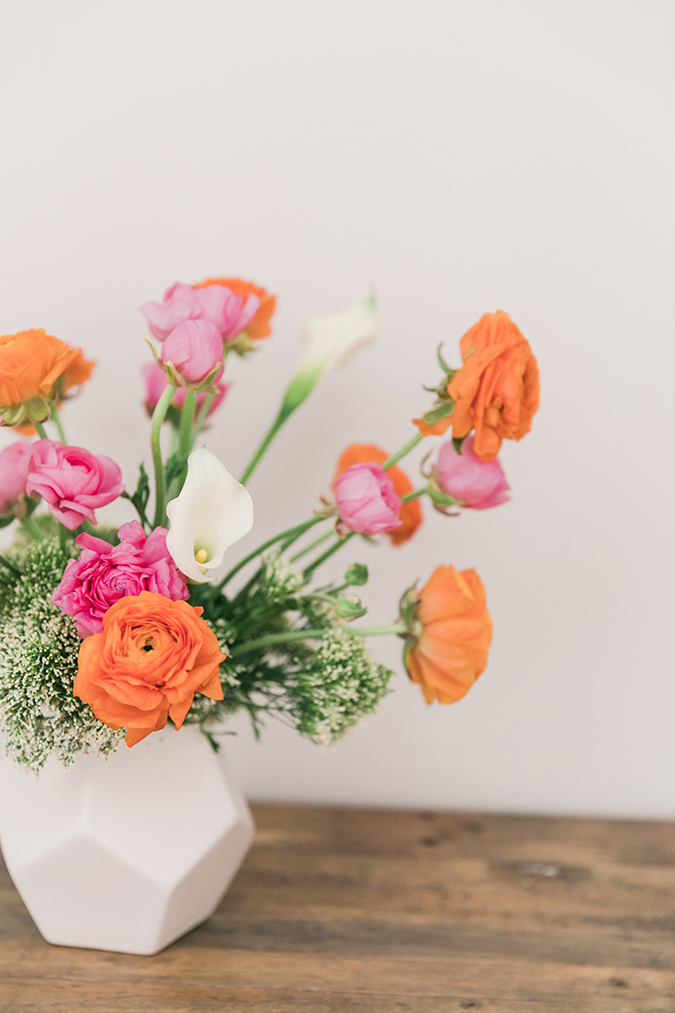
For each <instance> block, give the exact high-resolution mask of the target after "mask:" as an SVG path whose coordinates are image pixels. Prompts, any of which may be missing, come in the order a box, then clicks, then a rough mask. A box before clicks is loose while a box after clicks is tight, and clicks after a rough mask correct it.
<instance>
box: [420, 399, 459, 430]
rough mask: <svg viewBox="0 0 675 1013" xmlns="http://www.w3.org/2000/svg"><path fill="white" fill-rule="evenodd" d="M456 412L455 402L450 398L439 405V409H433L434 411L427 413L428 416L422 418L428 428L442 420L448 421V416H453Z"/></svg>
mask: <svg viewBox="0 0 675 1013" xmlns="http://www.w3.org/2000/svg"><path fill="white" fill-rule="evenodd" d="M454 410H455V402H454V400H453V399H452V398H448V400H447V401H444V402H443V404H441V405H439V406H438V407H437V408H432V410H431V411H430V412H427V413H426V415H423V416H422V418H423V419H424V421H425V422H426V424H427V425H428V426H435V425H436V423H437V422H440V421H441V419H446V418H447V417H448V415H452V413H453V412H454Z"/></svg>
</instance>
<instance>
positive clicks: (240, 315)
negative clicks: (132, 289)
mask: <svg viewBox="0 0 675 1013" xmlns="http://www.w3.org/2000/svg"><path fill="white" fill-rule="evenodd" d="M259 309H260V299H259V298H258V296H257V295H254V294H253V293H252V292H249V293H248V294H246V295H235V293H234V292H232V291H231V289H229V288H227V287H226V286H225V285H207V286H206V287H205V288H192V286H191V285H183V284H181V283H180V282H176V284H175V285H172V286H171V288H170V289H167V291H166V292H165V294H164V299H163V301H162V302H146V303H144V305H143V306H141V313H142V314H143V316H144V317H145V319H146V320H147V321H148V327H149V329H150V333H151V334H152V335H153V336H154V337H155V338H157V340H158V341H164V339H165V338H167V337H168V336H169V334H170V333H171V331H172V330H173V329H174V327H177V326H178V325H179V324H182V323H184V322H185V321H186V320H207V321H208V322H209V323H212V324H215V326H216V327H217V328H218V330H219V331H220V335H221V337H222V339H223V340H224V341H234V339H235V338H237V337H238V336H239V335H240V334H241V333H242V331H245V330H246V328H247V327H248V325H249V324H250V322H251V321H252V320H253V317H254V316H255V315H256V313H257V312H258V310H259Z"/></svg>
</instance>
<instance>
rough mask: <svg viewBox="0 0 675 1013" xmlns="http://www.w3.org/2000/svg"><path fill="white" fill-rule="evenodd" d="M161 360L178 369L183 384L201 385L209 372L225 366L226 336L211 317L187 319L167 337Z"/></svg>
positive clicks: (187, 385) (163, 345)
mask: <svg viewBox="0 0 675 1013" xmlns="http://www.w3.org/2000/svg"><path fill="white" fill-rule="evenodd" d="M160 359H161V360H162V362H164V363H166V364H169V363H171V365H172V366H173V367H174V368H175V370H176V372H177V374H178V376H179V378H180V379H181V380H183V381H184V385H185V386H186V387H189V386H190V385H191V384H200V383H202V381H203V380H205V379H206V378H207V376H208V375H209V373H212V372H213V370H214V369H217V368H218V366H220V372H221V373H222V369H223V339H222V338H221V336H220V331H219V330H218V328H217V327H216V325H215V324H211V323H209V321H208V320H186V321H184V323H182V324H178V326H177V327H174V329H173V330H172V331H171V334H169V335H168V337H167V338H165V340H164V342H163V344H162V351H161V352H160Z"/></svg>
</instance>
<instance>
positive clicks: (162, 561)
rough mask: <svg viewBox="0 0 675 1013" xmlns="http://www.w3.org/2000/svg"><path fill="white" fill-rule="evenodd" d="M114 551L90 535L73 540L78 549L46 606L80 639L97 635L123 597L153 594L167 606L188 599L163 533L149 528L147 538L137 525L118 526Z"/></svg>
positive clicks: (161, 530) (184, 581) (160, 529)
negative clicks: (71, 621) (74, 629)
mask: <svg viewBox="0 0 675 1013" xmlns="http://www.w3.org/2000/svg"><path fill="white" fill-rule="evenodd" d="M118 536H119V538H120V543H119V545H110V543H109V542H105V541H103V539H102V538H95V537H94V536H93V535H87V534H81V535H78V536H77V538H76V539H75V541H76V542H77V544H78V545H79V546H80V548H81V549H82V552H81V553H80V556H79V558H78V559H71V560H69V562H68V565H67V566H66V569H65V572H64V574H63V577H62V578H61V583H60V584H59V586H58V587H57V588H56V590H55V591H54V593H53V595H52V601H53V602H54V604H55V605H58V607H59V608H60V609H61V611H62V612H64V613H65V614H66V615H69V616H72V617H73V619H74V620H75V625H76V626H77V632H78V633H79V634H80V636H81V637H88V636H90V635H91V634H92V633H100V632H101V630H102V629H103V616H104V615H105V614H106V612H107V611H108V609H109V608H110V606H111V605H114V604H115V602H116V601H119V599H120V598H123V597H125V595H130V594H133V595H136V594H140V593H141V591H154V592H155V593H156V594H163V595H164V596H165V597H166V598H171V600H172V601H179V600H184V599H185V598H187V597H188V594H189V592H188V587H187V583H186V580H185V577H184V576H183V575H182V573H180V572H179V570H178V568H177V567H176V564H175V563H174V561H173V559H172V558H171V556H170V555H169V552H168V550H167V547H166V528H155V530H154V531H153V532H152V534H150V535H149V536H148V537H147V538H146V537H145V532H144V531H143V528H142V527H141V525H140V524H139V523H138V521H131V523H129V524H123V525H122V527H121V528H120V529H119V531H118Z"/></svg>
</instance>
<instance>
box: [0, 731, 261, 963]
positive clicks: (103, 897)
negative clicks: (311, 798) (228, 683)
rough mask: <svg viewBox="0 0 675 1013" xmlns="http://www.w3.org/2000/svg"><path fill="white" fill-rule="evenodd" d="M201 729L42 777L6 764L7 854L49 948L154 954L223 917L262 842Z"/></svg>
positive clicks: (3, 835) (51, 766)
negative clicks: (251, 852)
mask: <svg viewBox="0 0 675 1013" xmlns="http://www.w3.org/2000/svg"><path fill="white" fill-rule="evenodd" d="M254 831H255V828H254V825H253V820H252V818H251V813H250V811H249V808H248V805H247V804H246V801H245V799H244V797H243V796H242V794H241V791H240V790H239V787H238V785H237V783H236V782H235V780H234V779H233V777H232V774H231V773H230V771H229V770H228V768H227V764H226V760H225V758H224V756H223V750H222V749H221V751H220V752H219V753H218V754H216V753H215V752H214V751H213V749H212V748H211V746H210V744H209V742H208V740H207V739H206V738H205V736H204V735H202V733H201V732H200V731H199V728H198V727H197V726H195V725H185V726H184V727H183V728H181V730H180V731H179V732H177V731H176V730H175V729H174V728H173V727H172V726H169V725H167V727H166V728H165V729H163V730H162V731H161V732H154V733H153V734H152V735H149V736H148V737H147V738H146V739H144V740H143V741H142V742H139V743H138V744H137V745H135V746H133V747H132V748H131V749H129V748H127V746H125V744H124V743H122V744H121V745H120V746H119V747H118V749H117V751H116V752H115V753H113V754H112V755H111V756H109V757H103V756H98V755H96V754H93V753H86V754H80V755H79V756H78V757H77V758H76V759H75V762H74V764H73V765H72V766H70V767H68V768H64V767H63V766H62V764H61V763H60V762H59V761H57V760H49V761H48V762H47V764H46V765H45V767H44V769H43V770H42V771H41V772H40V774H39V775H35V774H32V773H27V772H25V771H22V770H20V769H17V768H16V767H15V765H14V764H13V763H12V762H11V761H10V760H8V759H7V758H5V757H3V758H2V760H1V761H0V847H1V848H2V852H3V855H4V859H5V862H6V864H7V868H8V870H9V874H10V876H11V877H12V879H13V880H14V883H15V885H16V888H17V890H18V891H19V893H20V894H21V897H22V899H23V901H24V903H25V905H26V907H27V908H28V910H29V912H30V914H31V916H32V917H33V920H34V921H35V924H36V925H37V927H38V929H39V930H40V932H41V933H42V935H43V936H44V938H45V939H46V940H47V941H48V942H50V943H56V944H57V945H61V946H85V947H93V948H95V949H101V950H118V951H121V952H123V953H140V954H152V953H157V952H158V951H159V950H161V949H163V948H164V947H165V946H168V945H169V943H172V942H173V941H174V940H175V939H178V938H179V936H182V935H184V934H185V933H186V932H189V931H190V929H193V928H194V927H195V926H196V925H199V924H200V923H201V922H203V921H205V920H206V919H207V918H208V917H209V916H210V915H211V914H213V912H214V911H215V909H216V907H217V906H218V904H219V902H220V900H221V898H222V896H223V894H224V893H225V890H226V889H227V887H228V886H229V884H230V882H231V880H232V878H233V876H234V874H235V873H236V871H237V869H238V868H239V866H240V865H241V863H242V861H243V859H244V857H245V855H246V852H247V851H248V849H249V847H250V845H251V841H252V840H253V835H254Z"/></svg>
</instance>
